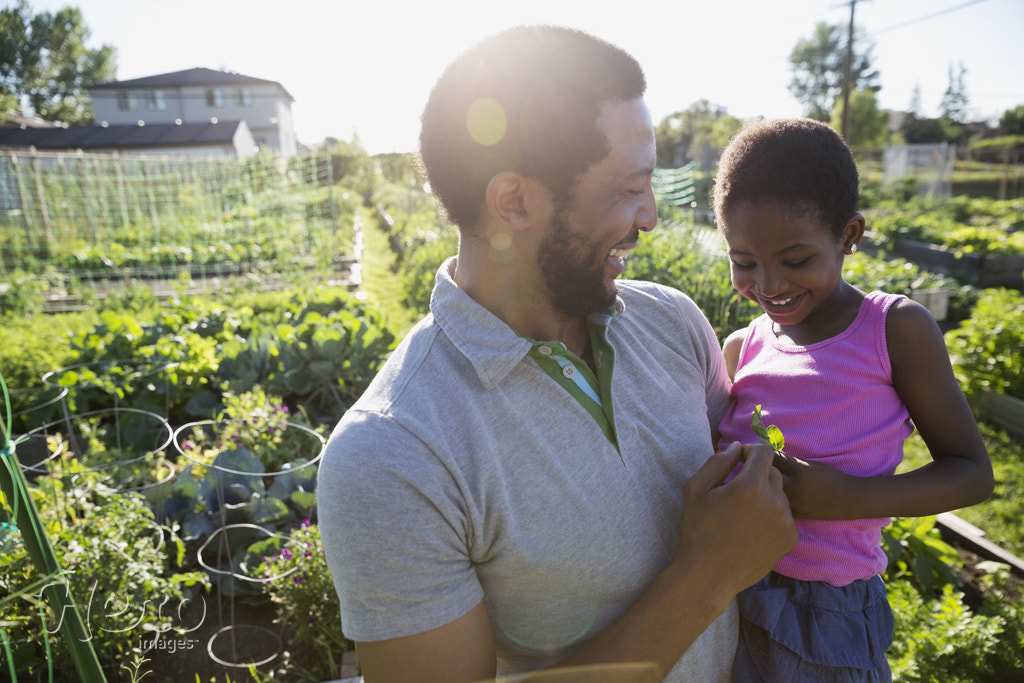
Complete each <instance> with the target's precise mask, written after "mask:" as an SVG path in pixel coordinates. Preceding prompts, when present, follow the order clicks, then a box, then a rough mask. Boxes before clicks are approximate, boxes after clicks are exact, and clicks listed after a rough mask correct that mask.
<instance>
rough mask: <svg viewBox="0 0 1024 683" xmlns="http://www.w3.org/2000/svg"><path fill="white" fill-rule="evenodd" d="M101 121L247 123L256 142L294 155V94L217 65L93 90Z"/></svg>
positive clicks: (95, 111) (111, 123)
mask: <svg viewBox="0 0 1024 683" xmlns="http://www.w3.org/2000/svg"><path fill="white" fill-rule="evenodd" d="M89 92H90V94H91V95H92V102H93V117H94V119H95V122H96V124H97V125H100V126H102V125H104V124H106V125H107V126H120V125H137V124H138V123H139V122H140V121H142V122H144V124H145V125H146V126H149V125H152V124H179V123H181V124H191V123H210V122H213V123H217V124H220V123H227V122H234V121H245V123H246V125H247V126H248V128H249V130H250V131H252V136H253V138H254V139H255V141H256V144H257V145H259V146H262V147H267V148H269V149H272V150H275V151H277V152H279V153H280V154H281V155H282V156H286V157H289V156H293V155H294V154H295V153H296V151H297V148H298V144H297V142H296V139H295V127H294V123H293V121H292V102H293V101H294V98H293V97H292V96H291V95H290V94H289V93H288V91H287V90H285V88H284V86H282V85H281V84H280V83H278V82H276V81H268V80H264V79H262V78H254V77H252V76H244V75H242V74H238V73H234V72H231V71H218V70H215V69H204V68H196V69H186V70H185V71H175V72H172V73H166V74H159V75H156V76H146V77H144V78H135V79H131V80H127V81H113V82H110V83H101V84H99V85H94V86H92V87H90V88H89Z"/></svg>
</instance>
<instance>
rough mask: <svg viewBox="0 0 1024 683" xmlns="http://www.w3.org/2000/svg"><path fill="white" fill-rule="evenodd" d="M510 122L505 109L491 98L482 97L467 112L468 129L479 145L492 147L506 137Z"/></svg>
mask: <svg viewBox="0 0 1024 683" xmlns="http://www.w3.org/2000/svg"><path fill="white" fill-rule="evenodd" d="M507 125H508V120H507V118H506V117H505V108H504V107H502V106H501V104H500V103H499V102H498V101H497V100H495V99H491V98H490V97H482V98H480V99H479V100H477V101H476V102H474V103H473V104H471V105H470V106H469V111H467V112H466V127H467V128H468V129H469V134H470V135H471V136H472V137H473V139H474V140H476V141H477V142H478V143H479V144H481V145H483V146H485V147H490V146H491V145H496V144H498V143H499V142H500V141H501V139H502V138H503V137H505V129H506V127H507Z"/></svg>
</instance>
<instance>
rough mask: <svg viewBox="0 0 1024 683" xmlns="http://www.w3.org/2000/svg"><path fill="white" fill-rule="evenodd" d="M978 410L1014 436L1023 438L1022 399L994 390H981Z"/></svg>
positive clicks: (1023, 409) (1023, 402) (1023, 405)
mask: <svg viewBox="0 0 1024 683" xmlns="http://www.w3.org/2000/svg"><path fill="white" fill-rule="evenodd" d="M978 412H979V413H981V415H982V417H984V418H986V419H988V420H991V421H992V422H995V423H996V424H997V425H999V426H1000V427H1002V428H1003V429H1005V430H1006V431H1008V432H1010V433H1011V434H1013V435H1014V436H1016V437H1018V438H1021V439H1024V401H1022V400H1020V399H1019V398H1016V397H1013V396H1008V395H1006V394H1000V393H996V392H994V391H986V392H983V393H982V395H981V398H980V399H979V400H978Z"/></svg>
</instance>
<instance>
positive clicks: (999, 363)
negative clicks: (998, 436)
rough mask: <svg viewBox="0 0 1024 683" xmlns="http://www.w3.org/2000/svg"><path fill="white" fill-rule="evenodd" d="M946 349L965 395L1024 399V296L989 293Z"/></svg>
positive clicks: (998, 291)
mask: <svg viewBox="0 0 1024 683" xmlns="http://www.w3.org/2000/svg"><path fill="white" fill-rule="evenodd" d="M946 346H947V348H948V349H949V355H950V359H951V361H952V363H953V371H954V373H955V375H956V378H957V380H958V381H959V382H960V386H961V387H962V388H963V390H964V392H965V393H966V394H968V395H969V396H973V397H977V396H979V395H980V394H981V392H982V391H986V390H987V391H994V392H997V393H1003V394H1009V395H1011V396H1016V397H1017V398H1021V399H1024V355H1022V354H1021V349H1022V348H1024V294H1022V293H1021V292H1018V291H1016V290H1012V289H989V290H986V291H985V294H984V295H983V296H982V297H981V298H980V299H979V300H978V304H977V306H975V308H974V313H973V315H972V316H971V319H970V320H965V321H964V322H963V323H962V324H961V325H960V327H959V328H957V329H955V330H951V331H949V332H947V333H946Z"/></svg>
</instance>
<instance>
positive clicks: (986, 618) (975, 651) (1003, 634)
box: [888, 581, 1024, 683]
mask: <svg viewBox="0 0 1024 683" xmlns="http://www.w3.org/2000/svg"><path fill="white" fill-rule="evenodd" d="M888 588H889V601H890V603H891V605H892V608H893V614H894V615H895V619H896V625H895V638H894V640H893V644H892V647H891V648H890V649H889V652H888V658H889V662H890V665H891V666H892V672H893V678H894V680H899V681H913V682H921V683H947V682H951V681H952V682H963V683H1002V682H1003V681H1012V680H1021V677H1022V676H1024V609H1022V607H1021V604H1020V603H1019V602H1017V601H1014V600H1011V599H1007V598H1008V596H1007V595H1006V594H1005V593H1004V592H1002V591H999V590H996V591H993V593H992V594H991V595H990V596H989V597H988V598H987V599H986V600H985V602H984V604H983V606H982V608H981V609H980V610H978V611H977V612H974V611H972V610H971V609H970V608H968V607H967V606H965V604H964V601H963V595H962V594H961V593H959V592H958V591H957V590H956V589H955V588H954V586H953V585H951V584H946V585H945V586H943V587H942V588H941V590H940V591H939V592H938V597H937V598H932V597H931V596H930V595H928V594H923V593H921V592H920V591H919V590H918V589H917V587H915V586H914V585H913V584H912V583H910V582H907V581H894V582H891V583H889V586H888Z"/></svg>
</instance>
